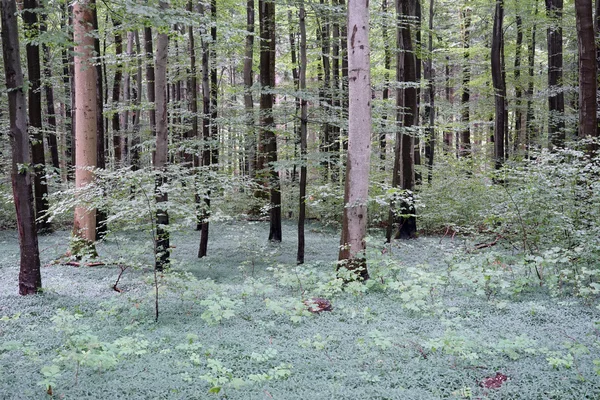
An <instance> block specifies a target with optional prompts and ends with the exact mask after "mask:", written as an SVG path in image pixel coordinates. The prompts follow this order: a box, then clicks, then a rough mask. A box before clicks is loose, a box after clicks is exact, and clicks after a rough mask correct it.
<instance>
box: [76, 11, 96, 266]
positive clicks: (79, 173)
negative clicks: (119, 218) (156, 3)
mask: <svg viewBox="0 0 600 400" xmlns="http://www.w3.org/2000/svg"><path fill="white" fill-rule="evenodd" d="M93 27H94V16H93V11H92V1H90V0H81V1H79V2H76V3H74V4H73V31H74V38H75V61H74V67H75V77H74V80H75V127H76V130H75V161H76V162H75V165H76V167H75V187H76V188H77V189H78V190H81V189H83V188H85V187H86V186H88V185H90V184H92V182H93V179H94V176H93V172H92V171H91V170H90V169H89V168H93V167H96V165H97V151H96V150H97V143H96V140H97V127H96V115H97V112H98V110H97V103H96V69H95V68H94V66H93V56H94V55H93V49H94V35H93ZM73 236H74V237H75V238H77V239H78V240H75V241H74V242H73V244H72V246H71V252H72V254H73V255H75V256H81V255H84V254H90V255H95V254H96V249H95V246H94V241H95V239H96V210H95V209H89V208H88V207H87V205H86V204H79V205H78V206H77V207H76V208H75V222H74V227H73Z"/></svg>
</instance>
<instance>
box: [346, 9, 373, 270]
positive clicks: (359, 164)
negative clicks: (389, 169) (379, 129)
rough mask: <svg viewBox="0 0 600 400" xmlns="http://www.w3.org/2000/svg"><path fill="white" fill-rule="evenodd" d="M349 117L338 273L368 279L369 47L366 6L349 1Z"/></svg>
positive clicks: (367, 10) (367, 11)
mask: <svg viewBox="0 0 600 400" xmlns="http://www.w3.org/2000/svg"><path fill="white" fill-rule="evenodd" d="M347 21H348V25H347V26H348V30H349V31H350V36H349V37H348V50H349V51H348V73H349V76H348V78H349V80H348V82H349V109H348V113H349V118H348V158H347V161H346V162H347V167H346V183H345V188H344V205H345V206H344V211H343V218H342V237H341V241H340V253H339V262H338V270H339V269H341V268H345V269H348V270H350V271H352V272H355V273H356V275H357V276H358V277H359V278H361V279H363V280H366V279H368V278H369V272H368V271H367V260H366V256H365V246H366V244H365V236H366V233H367V199H368V196H369V193H368V192H369V164H370V156H371V74H370V62H371V57H370V47H369V6H368V3H367V2H364V1H358V0H349V2H348V20H347Z"/></svg>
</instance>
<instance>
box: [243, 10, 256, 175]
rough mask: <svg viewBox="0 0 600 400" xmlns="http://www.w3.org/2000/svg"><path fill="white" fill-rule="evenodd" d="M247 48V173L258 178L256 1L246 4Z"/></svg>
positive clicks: (245, 66) (245, 96) (245, 57)
mask: <svg viewBox="0 0 600 400" xmlns="http://www.w3.org/2000/svg"><path fill="white" fill-rule="evenodd" d="M246 30H247V32H248V33H247V34H246V48H245V53H244V109H245V112H246V138H245V139H246V140H245V149H246V173H247V174H248V176H249V177H250V178H255V177H256V131H255V130H254V101H253V99H252V85H253V73H252V61H253V59H254V0H247V3H246Z"/></svg>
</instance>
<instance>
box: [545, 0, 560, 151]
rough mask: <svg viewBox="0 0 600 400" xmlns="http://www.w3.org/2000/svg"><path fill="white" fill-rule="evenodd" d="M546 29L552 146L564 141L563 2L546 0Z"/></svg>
mask: <svg viewBox="0 0 600 400" xmlns="http://www.w3.org/2000/svg"><path fill="white" fill-rule="evenodd" d="M546 14H547V15H548V17H549V19H550V22H551V25H550V26H549V27H548V32H547V36H548V93H549V94H548V112H549V113H550V114H549V121H548V131H549V132H548V136H549V139H550V143H552V145H554V146H562V145H563V144H564V141H565V118H564V113H565V95H564V92H563V87H562V86H563V84H562V80H563V43H562V42H563V35H562V14H563V0H546Z"/></svg>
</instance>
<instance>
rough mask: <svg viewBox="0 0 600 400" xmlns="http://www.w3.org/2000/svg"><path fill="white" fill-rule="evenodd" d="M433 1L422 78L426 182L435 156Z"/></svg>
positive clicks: (430, 173) (430, 0) (431, 1)
mask: <svg viewBox="0 0 600 400" xmlns="http://www.w3.org/2000/svg"><path fill="white" fill-rule="evenodd" d="M433 1H434V0H429V31H428V38H427V60H426V61H425V68H424V75H425V76H424V78H425V81H426V82H427V87H426V90H425V121H426V123H427V128H426V137H427V141H426V142H425V158H427V182H428V183H431V181H432V179H433V159H434V155H435V81H434V71H433V17H434V8H433V4H434V3H433Z"/></svg>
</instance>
